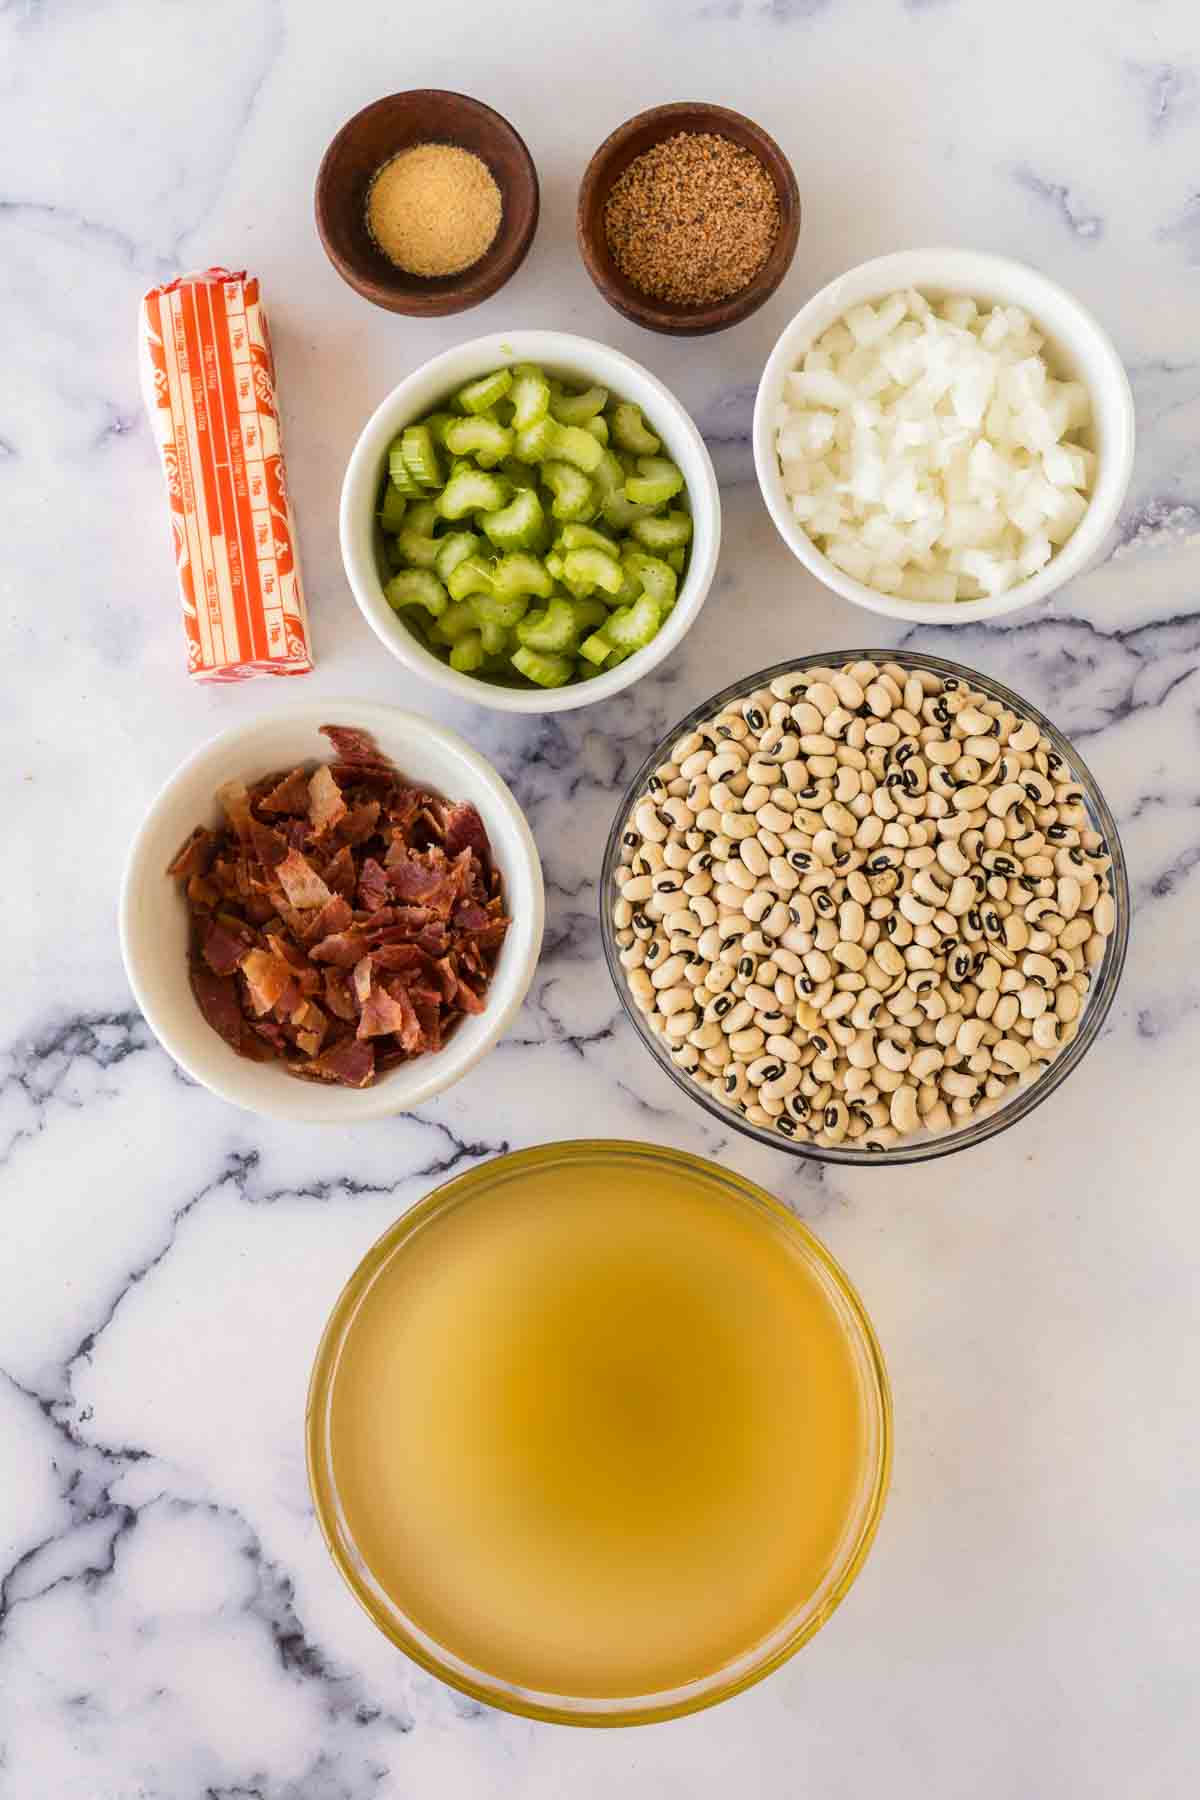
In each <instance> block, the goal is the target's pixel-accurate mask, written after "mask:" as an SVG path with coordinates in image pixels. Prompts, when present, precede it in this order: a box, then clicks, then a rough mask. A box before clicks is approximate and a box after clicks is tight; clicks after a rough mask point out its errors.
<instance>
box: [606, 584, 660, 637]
mask: <svg viewBox="0 0 1200 1800" xmlns="http://www.w3.org/2000/svg"><path fill="white" fill-rule="evenodd" d="M659 623H660V621H659V613H658V606H657V605H656V603H655V601H654V600H653V599H652V597H651V596H650V595H649V594H643V595H642V597H641V599H640V600H638V601H637V602H635V604H634V605H633V606H623V607H622V608H621V610H620V611H619V612H615V613H610V614H609V616H608V623H607V624H606V625H605V627H604V634H605V636H606V637H607V638H609V639H610V640H611V642H612V645H613V647H614V649H617V650H641V649H642V648H643V647H644V646H645V645H646V644H648V643H649V642H650V639H651V638H652V637H653V636H654V634H655V632H656V631H657V630H658V627H659Z"/></svg>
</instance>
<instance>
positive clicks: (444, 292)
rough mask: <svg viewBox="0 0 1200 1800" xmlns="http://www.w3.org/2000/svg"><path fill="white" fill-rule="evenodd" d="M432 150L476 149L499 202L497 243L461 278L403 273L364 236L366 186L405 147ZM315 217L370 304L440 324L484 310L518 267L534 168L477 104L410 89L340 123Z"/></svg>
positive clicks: (320, 181)
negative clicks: (454, 146)
mask: <svg viewBox="0 0 1200 1800" xmlns="http://www.w3.org/2000/svg"><path fill="white" fill-rule="evenodd" d="M429 143H434V144H457V145H459V146H460V147H461V148H462V149H464V150H472V151H474V153H475V155H476V156H478V157H479V158H480V160H481V161H482V162H484V163H486V164H487V166H488V168H489V169H490V170H491V172H492V176H493V179H494V180H495V183H496V186H497V187H498V188H499V189H500V197H501V200H502V202H503V212H502V214H501V218H500V229H499V230H498V231H497V233H496V236H495V237H494V239H493V240H492V243H491V245H490V246H489V248H488V249H487V250H485V251H484V253H483V255H482V256H481V257H480V258H479V260H478V261H477V262H474V263H472V264H471V266H470V268H469V269H464V270H463V271H462V272H461V274H458V275H406V274H405V272H404V270H403V269H398V268H397V267H396V265H395V264H394V263H392V262H389V260H388V258H387V257H386V256H385V255H384V254H383V251H382V250H381V249H380V248H379V246H378V244H376V242H375V240H374V238H373V237H372V236H371V233H370V232H369V231H368V229H367V189H368V188H369V187H370V185H371V178H372V177H373V176H374V174H375V173H376V171H377V170H378V169H380V168H382V166H383V164H384V163H385V162H388V161H390V159H391V158H392V157H393V156H398V155H399V153H400V152H401V151H402V150H411V149H412V148H413V146H414V145H416V144H429ZM316 215H317V230H318V232H319V233H320V236H321V242H322V244H323V245H324V246H325V253H326V255H327V256H328V258H329V260H330V262H331V263H332V264H333V266H334V268H335V269H336V270H337V272H338V274H339V275H340V276H341V277H342V279H343V281H347V282H349V284H350V286H351V287H352V288H354V289H355V290H356V291H357V292H358V293H360V294H362V295H363V297H364V299H367V300H371V301H373V302H374V304H375V305H376V306H384V307H386V308H387V309H388V311H389V312H398V313H408V314H410V315H411V316H412V317H414V318H426V319H429V318H438V317H441V316H442V315H443V314H445V313H456V312H465V311H466V309H467V308H468V307H469V306H478V304H479V302H480V301H481V300H486V299H487V298H488V296H489V294H494V293H495V292H496V290H497V288H500V287H503V285H504V283H505V282H506V281H507V280H508V278H509V276H510V275H512V274H514V273H515V272H516V270H517V269H519V268H520V266H521V263H522V262H523V261H524V259H525V254H526V252H527V250H528V249H529V246H530V244H531V243H532V242H533V234H534V232H535V231H536V230H537V222H538V178H537V171H536V169H535V168H534V166H533V158H532V157H531V156H530V154H529V151H528V150H527V149H526V147H525V142H524V139H523V138H522V137H521V136H520V134H519V133H518V132H516V131H514V130H513V127H512V126H511V125H510V124H509V122H508V120H507V119H502V118H501V116H500V114H499V113H498V112H493V111H492V108H491V107H490V106H485V105H484V104H483V102H482V101H481V100H472V99H471V98H470V96H469V95H467V94H455V93H450V92H449V91H447V90H445V89H443V88H412V89H411V90H410V91H409V92H408V93H406V94H389V95H387V97H386V98H385V99H383V100H376V101H375V102H374V103H373V105H371V106H365V107H364V108H363V110H362V111H361V112H359V113H355V115H354V117H353V118H352V119H350V120H348V121H347V123H346V124H345V125H343V126H342V129H341V130H340V131H339V132H338V134H337V136H336V137H335V138H334V140H333V142H332V143H331V144H330V146H329V148H328V150H327V151H326V152H325V155H324V157H323V158H322V160H321V167H320V169H319V170H318V172H317V189H316Z"/></svg>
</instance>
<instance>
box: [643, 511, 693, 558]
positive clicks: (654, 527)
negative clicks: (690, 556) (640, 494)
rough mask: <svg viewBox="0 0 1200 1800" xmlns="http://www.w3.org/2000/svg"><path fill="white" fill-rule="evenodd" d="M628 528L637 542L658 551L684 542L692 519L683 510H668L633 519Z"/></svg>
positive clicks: (689, 531) (672, 548)
mask: <svg viewBox="0 0 1200 1800" xmlns="http://www.w3.org/2000/svg"><path fill="white" fill-rule="evenodd" d="M629 529H630V532H631V534H632V535H633V536H634V537H635V538H636V539H637V541H638V543H639V544H642V545H644V547H645V548H646V549H647V550H651V551H654V552H655V553H658V552H660V551H663V550H674V549H675V548H676V547H677V546H678V545H681V544H686V543H687V542H688V541H689V539H690V538H691V535H692V521H691V519H690V518H689V517H688V515H687V513H685V512H668V513H661V514H655V515H654V516H652V517H651V518H642V519H635V520H634V521H633V523H632V525H631V526H630V527H629Z"/></svg>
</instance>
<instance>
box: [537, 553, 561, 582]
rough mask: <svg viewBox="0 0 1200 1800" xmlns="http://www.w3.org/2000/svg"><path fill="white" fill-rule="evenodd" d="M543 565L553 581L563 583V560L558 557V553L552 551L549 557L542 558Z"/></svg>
mask: <svg viewBox="0 0 1200 1800" xmlns="http://www.w3.org/2000/svg"><path fill="white" fill-rule="evenodd" d="M542 563H543V565H544V567H545V570H546V573H547V575H549V577H550V579H551V581H561V580H562V575H563V559H562V557H561V556H559V555H558V553H557V551H554V550H551V552H550V554H549V555H548V556H544V557H543V558H542Z"/></svg>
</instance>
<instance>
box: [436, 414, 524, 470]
mask: <svg viewBox="0 0 1200 1800" xmlns="http://www.w3.org/2000/svg"><path fill="white" fill-rule="evenodd" d="M446 448H447V450H449V451H450V453H451V455H452V456H473V457H474V458H475V461H476V462H477V463H478V464H479V467H480V468H481V469H494V468H495V466H496V464H497V463H498V462H503V461H504V458H505V457H506V456H508V455H510V454H511V452H512V448H513V434H512V432H511V431H509V430H508V428H507V426H504V425H498V424H497V423H496V421H495V419H484V418H474V419H454V420H452V421H451V423H450V424H449V425H447V427H446Z"/></svg>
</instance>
